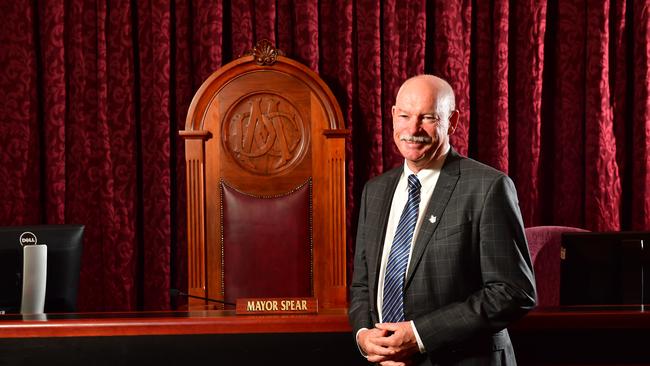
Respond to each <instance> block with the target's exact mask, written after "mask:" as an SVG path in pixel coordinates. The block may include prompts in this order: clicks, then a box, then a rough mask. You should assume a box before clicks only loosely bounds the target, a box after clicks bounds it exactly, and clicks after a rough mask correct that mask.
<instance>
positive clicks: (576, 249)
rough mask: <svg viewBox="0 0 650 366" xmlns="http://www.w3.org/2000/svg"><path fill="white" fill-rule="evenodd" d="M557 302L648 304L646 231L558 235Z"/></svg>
mask: <svg viewBox="0 0 650 366" xmlns="http://www.w3.org/2000/svg"><path fill="white" fill-rule="evenodd" d="M560 259H561V262H560V263H561V265H560V271H561V272H560V304H561V305H625V304H648V303H650V232H647V231H620V232H575V233H574V232H571V233H564V234H562V247H561V252H560Z"/></svg>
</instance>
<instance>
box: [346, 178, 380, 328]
mask: <svg viewBox="0 0 650 366" xmlns="http://www.w3.org/2000/svg"><path fill="white" fill-rule="evenodd" d="M366 191H367V186H366V187H364V189H363V194H362V195H361V204H360V211H359V222H358V227H357V238H356V249H355V255H354V273H353V276H352V283H351V285H350V308H349V309H348V311H349V317H350V324H351V325H352V330H353V334H356V333H357V331H358V330H359V329H361V328H373V327H374V324H373V322H372V319H371V317H370V314H371V310H370V309H371V303H370V296H369V288H368V267H367V265H366V254H367V252H366V243H367V241H366V240H365V238H364V237H363V236H364V230H363V229H362V228H363V227H364V226H365V218H366V200H367V192H366Z"/></svg>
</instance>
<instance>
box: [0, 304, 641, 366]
mask: <svg viewBox="0 0 650 366" xmlns="http://www.w3.org/2000/svg"><path fill="white" fill-rule="evenodd" d="M510 333H511V337H512V340H513V343H514V346H515V353H516V355H517V359H518V361H519V364H520V365H569V364H571V365H586V364H592V365H593V364H599V365H604V364H619V365H620V364H627V365H641V364H650V311H646V310H645V309H641V308H640V307H563V308H544V309H537V310H534V311H532V312H530V313H529V314H528V315H527V316H526V317H524V318H523V319H521V320H520V321H519V322H517V323H515V324H514V325H513V326H512V327H510ZM206 361H209V362H211V363H212V364H218V365H221V364H238V365H248V364H259V363H271V362H272V361H277V362H281V363H284V364H288V365H304V364H309V365H367V363H366V362H365V360H364V359H363V358H361V356H360V355H359V354H358V351H357V349H356V346H355V345H354V341H353V338H352V333H351V329H350V326H349V325H348V320H347V315H346V311H345V310H344V309H341V310H332V311H329V312H322V313H320V314H318V315H282V316H247V315H234V313H233V312H232V311H216V310H212V311H192V312H141V313H96V314H49V315H47V319H42V320H38V319H29V317H26V318H23V317H21V316H16V315H4V316H3V315H0V365H32V364H44V365H48V366H50V365H76V364H94V365H110V366H117V365H135V364H138V365H148V364H158V365H186V364H192V363H206ZM277 362H276V363H277Z"/></svg>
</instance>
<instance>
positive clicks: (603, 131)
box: [584, 1, 621, 230]
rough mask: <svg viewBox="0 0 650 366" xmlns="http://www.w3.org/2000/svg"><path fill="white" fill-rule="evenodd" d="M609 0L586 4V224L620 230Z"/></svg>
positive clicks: (619, 186) (595, 228)
mask: <svg viewBox="0 0 650 366" xmlns="http://www.w3.org/2000/svg"><path fill="white" fill-rule="evenodd" d="M608 16H609V1H603V2H587V14H586V19H587V30H586V34H587V39H586V40H587V44H586V65H585V67H586V71H585V72H586V80H585V87H586V91H585V167H586V169H585V190H584V195H585V224H586V226H587V227H590V228H593V229H594V230H618V229H619V228H620V222H619V209H620V207H619V202H620V197H621V184H620V180H619V175H618V165H617V164H616V140H615V138H614V126H613V121H614V118H613V111H612V108H611V105H610V94H609V85H608V81H609V59H608V51H609V50H608V47H609V17H608Z"/></svg>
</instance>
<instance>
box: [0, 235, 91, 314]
mask: <svg viewBox="0 0 650 366" xmlns="http://www.w3.org/2000/svg"><path fill="white" fill-rule="evenodd" d="M83 231H84V226H83V225H29V226H7V227H0V311H4V312H6V313H19V312H20V303H21V296H22V281H23V247H22V245H21V243H20V237H21V235H22V234H23V233H25V232H31V233H33V234H34V236H35V237H36V238H37V243H38V244H45V245H47V276H46V289H45V312H46V313H48V312H49V313H53V312H74V311H76V307H77V289H78V287H79V272H80V269H81V268H80V267H81V248H82V240H83Z"/></svg>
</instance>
